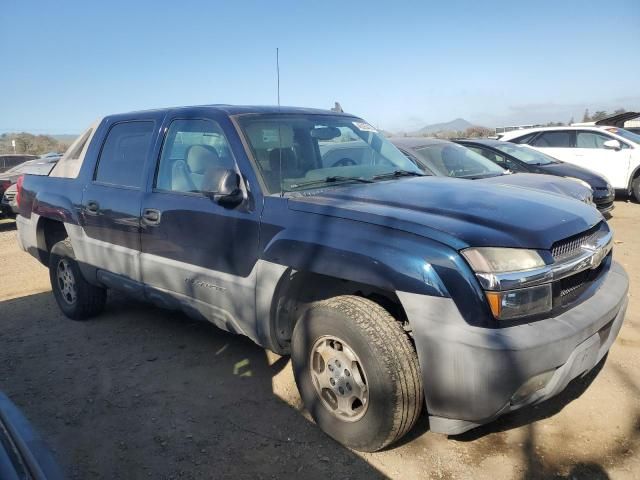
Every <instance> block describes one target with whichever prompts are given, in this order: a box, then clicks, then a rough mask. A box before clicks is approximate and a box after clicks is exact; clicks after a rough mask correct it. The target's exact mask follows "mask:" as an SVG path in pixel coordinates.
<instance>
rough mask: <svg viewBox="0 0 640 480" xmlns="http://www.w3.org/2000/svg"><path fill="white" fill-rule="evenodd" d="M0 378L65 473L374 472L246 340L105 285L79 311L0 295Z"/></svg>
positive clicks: (278, 365) (46, 299)
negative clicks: (298, 403) (290, 395)
mask: <svg viewBox="0 0 640 480" xmlns="http://www.w3.org/2000/svg"><path fill="white" fill-rule="evenodd" d="M0 333H1V334H0V338H1V339H2V340H0V343H1V348H0V389H2V390H4V391H5V393H7V394H8V395H9V396H10V397H11V398H12V399H13V401H14V402H15V403H16V404H17V405H19V406H20V407H21V408H22V409H23V411H24V412H25V413H26V415H27V416H28V417H29V418H30V419H31V420H32V422H33V423H34V425H35V426H36V427H37V428H38V429H39V430H40V432H41V433H42V435H43V436H44V437H45V438H46V439H47V440H48V442H49V443H50V445H51V446H52V448H53V449H54V452H55V453H56V455H57V457H58V458H59V460H60V463H61V464H62V465H63V468H65V469H66V471H67V472H68V475H69V476H70V477H71V478H79V479H88V478H108V479H116V478H126V479H129V478H154V479H155V478H272V477H292V476H296V477H302V476H304V477H305V478H323V479H326V478H327V477H331V478H381V477H382V475H381V473H380V472H379V471H377V470H376V469H375V468H373V467H372V466H371V465H369V464H368V463H367V462H365V461H364V460H362V459H361V458H360V457H359V456H357V455H355V454H354V453H352V452H351V451H349V450H348V449H345V448H343V447H342V446H340V445H339V444H337V443H336V442H334V441H333V440H331V439H330V438H328V437H326V436H325V435H324V434H323V433H321V432H320V431H319V429H318V428H317V427H316V426H315V425H313V424H312V423H311V422H309V421H308V420H306V419H305V418H304V416H303V415H302V414H301V413H300V412H298V411H297V410H295V409H293V408H291V407H290V406H289V405H288V404H286V403H285V402H283V401H282V400H280V399H279V398H277V397H276V396H275V395H274V394H273V389H272V377H273V376H274V375H275V374H277V373H278V372H279V371H280V370H281V369H282V368H283V367H284V366H285V365H286V363H287V362H288V358H280V359H279V360H277V361H276V362H274V363H273V364H270V362H269V361H268V358H267V355H266V353H265V351H264V350H263V349H262V348H260V347H258V346H256V345H254V344H253V343H252V342H251V341H250V340H248V339H246V338H244V337H241V336H237V335H231V334H227V333H225V332H223V331H221V330H219V329H217V328H215V327H213V326H211V325H209V324H207V323H204V322H196V321H192V320H190V319H187V318H186V317H184V316H183V315H182V314H178V313H175V312H168V311H164V310H160V309H156V308H153V307H150V306H148V305H146V304H137V303H135V302H133V301H130V300H127V299H124V298H123V297H119V296H112V297H111V298H110V300H109V302H108V306H107V311H106V312H105V313H104V314H103V315H101V316H100V317H98V318H96V319H94V320H90V321H88V322H72V321H70V320H67V319H66V318H64V317H62V316H61V314H60V313H58V309H57V308H56V305H55V302H54V300H53V298H52V296H51V294H50V293H43V294H37V295H32V296H28V297H22V298H19V299H15V300H9V301H5V302H2V303H0Z"/></svg>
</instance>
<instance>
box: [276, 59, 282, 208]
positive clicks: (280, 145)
mask: <svg viewBox="0 0 640 480" xmlns="http://www.w3.org/2000/svg"><path fill="white" fill-rule="evenodd" d="M276 90H277V93H278V115H280V49H279V48H278V47H276ZM278 147H279V148H278V155H279V157H280V158H279V162H278V163H279V168H280V172H279V176H280V196H281V197H284V179H283V178H282V128H281V125H280V118H278Z"/></svg>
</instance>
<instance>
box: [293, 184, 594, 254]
mask: <svg viewBox="0 0 640 480" xmlns="http://www.w3.org/2000/svg"><path fill="white" fill-rule="evenodd" d="M288 206H289V208H290V209H292V210H296V211H300V212H308V213H314V214H321V215H328V216H332V217H338V218H344V219H349V220H354V221H360V222H366V223H370V224H376V225H380V226H383V227H388V228H391V229H396V230H402V231H405V232H409V233H413V234H416V235H421V236H424V237H427V238H430V239H433V240H435V241H439V242H441V243H444V244H446V245H449V246H450V247H452V248H454V249H456V250H460V249H462V248H466V247H470V246H475V247H480V246H495V247H514V248H534V249H547V250H548V249H550V248H551V246H552V245H553V243H554V242H556V241H558V240H561V239H564V238H567V237H570V236H572V235H575V234H577V233H581V232H583V231H585V230H587V229H589V228H591V227H592V226H593V225H595V224H597V223H598V222H600V221H602V216H601V215H600V213H598V211H597V210H596V209H595V208H593V207H591V206H589V205H586V204H584V203H581V202H578V201H576V200H574V199H571V198H568V197H563V196H560V195H550V194H547V193H542V192H538V191H535V190H531V189H527V188H521V187H513V186H505V185H487V184H486V183H485V182H478V181H469V180H462V179H455V178H446V177H418V178H407V179H401V180H395V181H385V182H379V183H375V184H364V185H362V184H357V185H348V186H339V187H333V188H328V189H325V190H322V191H318V190H316V191H310V192H304V194H300V195H298V196H292V197H290V198H289V200H288ZM390 241H391V240H390Z"/></svg>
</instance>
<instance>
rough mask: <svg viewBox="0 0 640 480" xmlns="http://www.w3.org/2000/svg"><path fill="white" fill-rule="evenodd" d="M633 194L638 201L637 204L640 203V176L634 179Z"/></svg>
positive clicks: (632, 184)
mask: <svg viewBox="0 0 640 480" xmlns="http://www.w3.org/2000/svg"><path fill="white" fill-rule="evenodd" d="M631 193H632V194H633V196H634V198H635V199H636V202H639V203H640V176H638V177H636V178H634V179H633V181H632V182H631Z"/></svg>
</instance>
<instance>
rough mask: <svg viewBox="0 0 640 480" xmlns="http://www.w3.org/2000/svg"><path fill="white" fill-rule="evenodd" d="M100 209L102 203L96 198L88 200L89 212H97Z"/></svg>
mask: <svg viewBox="0 0 640 480" xmlns="http://www.w3.org/2000/svg"><path fill="white" fill-rule="evenodd" d="M99 210H100V204H99V203H98V202H96V201H95V200H89V201H88V202H87V212H89V213H93V214H96V213H98V211H99Z"/></svg>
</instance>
